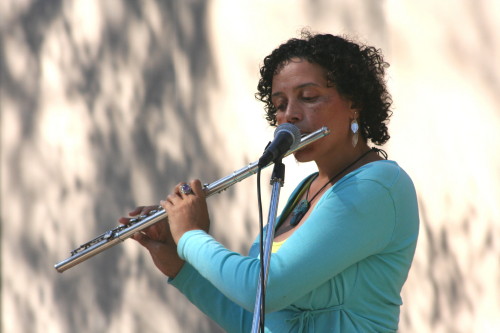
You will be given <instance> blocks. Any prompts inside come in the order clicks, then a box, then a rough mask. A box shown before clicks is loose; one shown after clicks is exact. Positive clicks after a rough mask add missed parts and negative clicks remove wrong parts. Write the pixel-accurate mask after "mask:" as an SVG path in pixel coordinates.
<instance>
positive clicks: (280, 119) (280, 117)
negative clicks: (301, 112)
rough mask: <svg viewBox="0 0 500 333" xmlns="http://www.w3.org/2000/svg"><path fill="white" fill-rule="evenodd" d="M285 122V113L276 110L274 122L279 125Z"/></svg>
mask: <svg viewBox="0 0 500 333" xmlns="http://www.w3.org/2000/svg"><path fill="white" fill-rule="evenodd" d="M285 122H286V118H285V115H284V113H283V112H279V111H278V112H276V123H278V125H281V124H283V123H285Z"/></svg>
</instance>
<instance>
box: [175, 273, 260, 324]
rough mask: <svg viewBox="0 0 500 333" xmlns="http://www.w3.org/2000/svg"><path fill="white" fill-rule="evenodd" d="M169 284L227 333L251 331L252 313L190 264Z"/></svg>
mask: <svg viewBox="0 0 500 333" xmlns="http://www.w3.org/2000/svg"><path fill="white" fill-rule="evenodd" d="M168 282H169V284H171V285H173V286H174V287H176V288H177V289H178V290H179V291H180V292H181V293H182V294H184V296H186V298H187V299H188V300H189V301H190V302H191V303H193V304H194V305H195V306H196V307H197V308H198V309H199V310H200V311H202V312H203V313H204V314H205V315H207V316H208V317H209V318H211V319H212V320H213V321H215V322H216V323H217V324H219V326H221V327H222V328H223V329H224V330H225V331H226V332H249V331H250V327H251V323H252V313H250V312H248V311H246V310H245V309H243V308H242V307H240V306H238V305H237V304H235V303H234V302H232V301H231V300H229V299H228V298H227V297H226V296H224V295H223V294H222V293H221V292H220V291H219V290H218V289H217V288H215V287H214V286H213V285H212V284H211V283H210V282H209V281H208V280H206V279H205V278H204V277H203V276H201V275H200V274H199V272H198V271H196V269H194V268H193V267H192V266H191V265H190V264H188V263H186V264H185V265H184V266H183V268H182V269H181V271H180V272H179V274H178V275H177V276H176V277H175V278H174V279H169V280H168Z"/></svg>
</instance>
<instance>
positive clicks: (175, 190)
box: [172, 182, 186, 198]
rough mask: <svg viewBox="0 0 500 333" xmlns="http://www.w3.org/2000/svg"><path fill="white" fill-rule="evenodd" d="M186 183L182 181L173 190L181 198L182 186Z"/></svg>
mask: <svg viewBox="0 0 500 333" xmlns="http://www.w3.org/2000/svg"><path fill="white" fill-rule="evenodd" d="M184 184H186V183H185V182H180V183H178V184H177V185H175V187H174V189H173V190H172V194H175V195H177V196H178V197H179V198H181V197H182V193H181V186H182V185H184Z"/></svg>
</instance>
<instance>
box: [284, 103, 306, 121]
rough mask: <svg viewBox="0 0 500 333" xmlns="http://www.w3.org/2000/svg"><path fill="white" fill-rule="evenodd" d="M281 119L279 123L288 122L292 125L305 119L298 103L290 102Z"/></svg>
mask: <svg viewBox="0 0 500 333" xmlns="http://www.w3.org/2000/svg"><path fill="white" fill-rule="evenodd" d="M281 118H282V119H281V121H280V119H278V123H284V122H287V123H290V124H296V123H298V122H300V121H301V120H302V119H303V118H304V112H303V110H302V109H301V108H300V106H299V105H297V103H294V102H291V101H290V102H288V104H287V106H286V109H285V111H284V112H282V117H281Z"/></svg>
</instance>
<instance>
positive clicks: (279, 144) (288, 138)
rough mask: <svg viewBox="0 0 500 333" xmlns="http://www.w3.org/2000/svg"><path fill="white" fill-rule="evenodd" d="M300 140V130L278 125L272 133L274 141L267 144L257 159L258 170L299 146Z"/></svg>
mask: <svg viewBox="0 0 500 333" xmlns="http://www.w3.org/2000/svg"><path fill="white" fill-rule="evenodd" d="M300 139H301V138H300V130H299V129H298V128H297V126H295V125H292V124H290V123H284V124H281V125H279V126H278V127H277V128H276V130H275V131H274V140H273V141H272V142H270V143H269V144H268V146H267V147H266V150H265V151H264V153H263V154H262V157H261V158H260V159H259V163H258V166H259V168H263V167H265V166H267V165H268V164H269V163H271V162H275V161H276V160H278V159H280V158H282V157H283V155H285V154H286V152H288V151H289V150H290V149H294V148H296V147H297V146H298V145H299V143H300Z"/></svg>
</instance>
